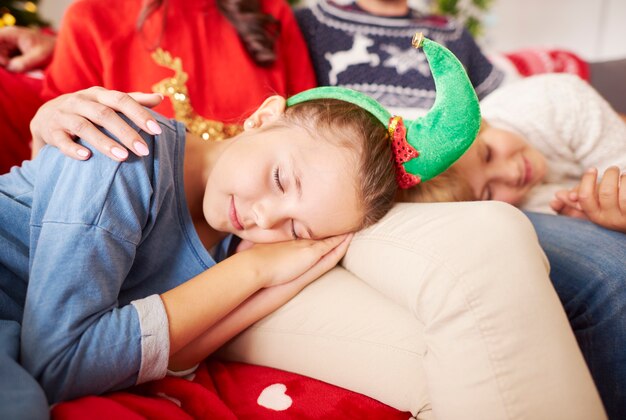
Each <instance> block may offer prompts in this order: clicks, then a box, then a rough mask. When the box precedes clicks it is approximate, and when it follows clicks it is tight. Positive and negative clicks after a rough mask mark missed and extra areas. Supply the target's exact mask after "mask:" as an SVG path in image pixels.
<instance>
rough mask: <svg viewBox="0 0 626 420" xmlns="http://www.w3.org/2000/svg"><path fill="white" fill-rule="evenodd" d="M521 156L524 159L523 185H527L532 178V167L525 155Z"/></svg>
mask: <svg viewBox="0 0 626 420" xmlns="http://www.w3.org/2000/svg"><path fill="white" fill-rule="evenodd" d="M522 158H523V159H524V185H527V184H528V183H529V182H530V181H531V180H532V179H533V167H532V166H531V164H530V162H529V161H528V159H526V157H525V156H522Z"/></svg>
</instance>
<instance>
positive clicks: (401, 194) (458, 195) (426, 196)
mask: <svg viewBox="0 0 626 420" xmlns="http://www.w3.org/2000/svg"><path fill="white" fill-rule="evenodd" d="M476 200H478V198H477V197H476V195H475V194H474V191H473V190H472V187H471V186H470V184H469V183H468V182H467V180H466V179H465V178H463V177H462V176H461V174H460V173H459V171H457V170H456V168H455V167H454V165H453V166H451V167H450V168H448V170H446V171H445V172H443V173H442V174H440V175H437V176H436V177H435V178H433V179H430V180H428V181H426V182H422V183H420V184H417V185H416V186H414V187H412V188H409V189H407V190H398V193H397V194H396V201H400V202H411V203H433V202H447V201H476Z"/></svg>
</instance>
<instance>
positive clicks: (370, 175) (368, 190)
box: [284, 99, 397, 229]
mask: <svg viewBox="0 0 626 420" xmlns="http://www.w3.org/2000/svg"><path fill="white" fill-rule="evenodd" d="M284 121H285V122H286V123H287V124H293V125H297V126H298V127H301V128H304V129H306V130H307V131H309V132H310V133H311V135H312V136H320V135H322V136H324V137H325V138H327V139H328V140H329V141H330V142H333V143H336V144H338V145H339V146H343V147H347V148H350V149H356V150H357V151H359V156H358V164H357V165H358V174H359V181H360V183H359V185H357V193H358V194H359V198H360V202H361V203H362V205H363V209H362V210H363V220H362V223H361V226H359V227H358V228H359V229H362V228H365V227H367V226H369V225H371V224H374V223H376V222H377V221H379V220H380V219H381V218H382V217H383V216H384V215H385V214H386V213H387V212H388V211H389V209H391V206H392V205H393V201H394V197H395V194H396V190H397V184H396V180H395V169H394V164H393V156H392V150H391V146H390V144H389V138H388V134H387V129H386V127H384V126H383V125H382V124H381V123H380V121H378V120H377V119H376V118H375V117H374V116H373V115H372V114H370V113H369V112H367V111H365V110H364V109H363V108H361V107H359V106H357V105H353V104H351V103H348V102H344V101H339V100H336V99H316V100H311V101H307V102H303V103H300V104H297V105H294V106H291V107H288V108H287V109H286V111H285V117H284Z"/></svg>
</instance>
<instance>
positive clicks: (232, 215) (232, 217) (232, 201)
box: [228, 195, 243, 230]
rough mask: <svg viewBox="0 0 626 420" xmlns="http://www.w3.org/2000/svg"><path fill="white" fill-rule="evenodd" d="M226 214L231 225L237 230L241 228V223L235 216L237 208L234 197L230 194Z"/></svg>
mask: <svg viewBox="0 0 626 420" xmlns="http://www.w3.org/2000/svg"><path fill="white" fill-rule="evenodd" d="M228 215H229V217H230V223H232V225H233V227H234V228H235V229H237V230H243V225H242V224H241V222H240V221H239V218H238V217H237V209H236V208H235V198H234V197H233V196H232V195H231V196H230V209H229V211H228Z"/></svg>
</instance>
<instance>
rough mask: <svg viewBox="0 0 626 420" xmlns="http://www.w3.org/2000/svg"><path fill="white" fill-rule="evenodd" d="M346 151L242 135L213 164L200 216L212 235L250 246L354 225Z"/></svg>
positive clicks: (298, 136)
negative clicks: (225, 235) (228, 236)
mask: <svg viewBox="0 0 626 420" xmlns="http://www.w3.org/2000/svg"><path fill="white" fill-rule="evenodd" d="M356 163H357V161H356V158H355V157H354V151H351V150H350V149H348V148H345V147H338V146H335V145H333V144H331V143H329V142H328V141H327V140H325V139H323V138H313V137H312V136H311V135H310V134H309V133H308V132H307V131H306V130H304V129H297V128H293V127H282V126H281V127H275V128H272V129H270V130H249V131H246V132H244V133H243V134H241V135H239V136H238V137H236V138H234V139H233V140H232V143H231V144H230V145H228V146H226V147H225V148H224V150H223V151H222V153H221V155H220V157H219V158H218V160H217V161H216V162H215V164H214V165H213V167H212V169H211V172H210V174H209V178H208V181H207V186H206V191H205V195H204V203H203V210H204V216H205V218H206V220H207V222H208V223H209V225H210V226H211V227H212V228H213V229H215V230H218V231H222V232H229V233H234V234H236V235H237V236H239V237H241V238H242V239H246V240H249V241H252V242H255V243H264V242H279V241H285V240H290V239H294V238H325V237H328V236H333V235H338V234H343V233H347V232H351V231H354V230H356V229H357V228H358V226H359V225H360V222H361V219H362V216H363V215H362V210H361V209H360V205H359V201H358V197H357V192H356V191H357V190H356V187H355V186H356V185H358V183H357V169H356Z"/></svg>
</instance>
